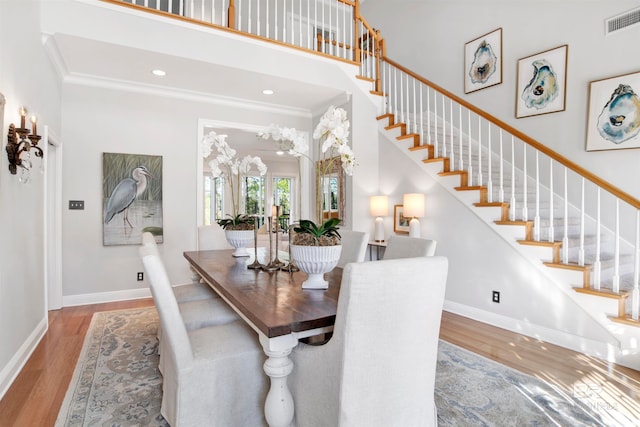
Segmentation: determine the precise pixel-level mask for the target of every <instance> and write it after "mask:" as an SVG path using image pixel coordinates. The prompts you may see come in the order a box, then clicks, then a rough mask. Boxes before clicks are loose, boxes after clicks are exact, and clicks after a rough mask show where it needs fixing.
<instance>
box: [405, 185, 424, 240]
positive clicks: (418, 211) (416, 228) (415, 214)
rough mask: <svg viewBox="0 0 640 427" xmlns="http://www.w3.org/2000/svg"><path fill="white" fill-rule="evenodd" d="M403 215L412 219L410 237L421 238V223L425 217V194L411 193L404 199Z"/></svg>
mask: <svg viewBox="0 0 640 427" xmlns="http://www.w3.org/2000/svg"><path fill="white" fill-rule="evenodd" d="M402 215H404V216H405V217H411V221H410V222H409V237H420V221H418V218H422V217H423V216H424V194H421V193H409V194H405V195H404V196H403V197H402Z"/></svg>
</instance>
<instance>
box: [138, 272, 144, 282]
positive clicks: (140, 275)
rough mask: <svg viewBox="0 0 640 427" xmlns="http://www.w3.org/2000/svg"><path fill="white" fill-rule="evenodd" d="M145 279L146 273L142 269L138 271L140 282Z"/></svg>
mask: <svg viewBox="0 0 640 427" xmlns="http://www.w3.org/2000/svg"><path fill="white" fill-rule="evenodd" d="M143 280H144V273H143V272H142V271H139V272H138V282H141V281H143Z"/></svg>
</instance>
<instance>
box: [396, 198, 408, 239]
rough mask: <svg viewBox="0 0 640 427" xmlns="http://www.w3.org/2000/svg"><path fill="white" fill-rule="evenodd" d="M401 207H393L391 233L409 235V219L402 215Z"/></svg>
mask: <svg viewBox="0 0 640 427" xmlns="http://www.w3.org/2000/svg"><path fill="white" fill-rule="evenodd" d="M402 207H403V205H393V232H394V233H399V234H409V221H410V220H411V218H409V217H406V216H404V215H403V214H402Z"/></svg>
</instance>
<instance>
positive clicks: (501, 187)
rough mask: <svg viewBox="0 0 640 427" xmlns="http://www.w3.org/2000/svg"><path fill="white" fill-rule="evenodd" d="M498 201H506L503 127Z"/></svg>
mask: <svg viewBox="0 0 640 427" xmlns="http://www.w3.org/2000/svg"><path fill="white" fill-rule="evenodd" d="M498 201H499V202H500V203H504V151H503V150H502V128H500V190H499V191H498Z"/></svg>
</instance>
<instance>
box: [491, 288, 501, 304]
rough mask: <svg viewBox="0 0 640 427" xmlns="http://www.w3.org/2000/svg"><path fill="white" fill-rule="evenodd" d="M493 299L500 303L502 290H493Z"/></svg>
mask: <svg viewBox="0 0 640 427" xmlns="http://www.w3.org/2000/svg"><path fill="white" fill-rule="evenodd" d="M491 301H493V302H496V303H500V292H498V291H493V293H492V294H491Z"/></svg>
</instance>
